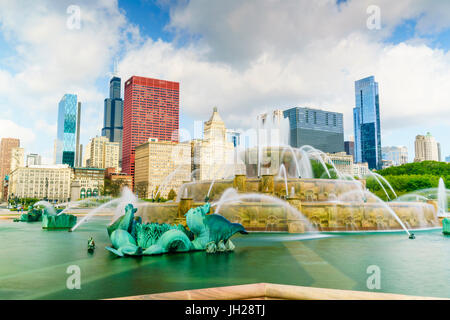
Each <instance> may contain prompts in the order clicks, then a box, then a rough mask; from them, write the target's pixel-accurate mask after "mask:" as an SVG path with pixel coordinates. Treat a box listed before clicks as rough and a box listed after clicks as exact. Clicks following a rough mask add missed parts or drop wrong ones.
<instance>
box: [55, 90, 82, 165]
mask: <svg viewBox="0 0 450 320" xmlns="http://www.w3.org/2000/svg"><path fill="white" fill-rule="evenodd" d="M77 119H78V107H77V96H76V95H75V94H65V95H64V96H63V97H62V99H61V101H60V102H59V106H58V124H57V138H56V145H55V149H56V153H55V162H56V164H68V165H69V166H71V167H74V166H75V156H76V130H77Z"/></svg>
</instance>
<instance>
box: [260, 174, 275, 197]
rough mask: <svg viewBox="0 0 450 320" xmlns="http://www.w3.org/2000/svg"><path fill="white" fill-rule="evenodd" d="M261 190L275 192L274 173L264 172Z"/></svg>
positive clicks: (266, 192) (268, 192) (269, 192)
mask: <svg viewBox="0 0 450 320" xmlns="http://www.w3.org/2000/svg"><path fill="white" fill-rule="evenodd" d="M259 191H260V192H262V193H265V194H273V192H274V177H273V175H272V174H264V175H262V176H261V182H260V185H259Z"/></svg>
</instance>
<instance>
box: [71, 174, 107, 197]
mask: <svg viewBox="0 0 450 320" xmlns="http://www.w3.org/2000/svg"><path fill="white" fill-rule="evenodd" d="M104 183H105V169H101V168H73V171H72V177H71V184H70V198H71V200H72V201H76V200H79V199H84V198H90V197H96V196H98V195H100V191H101V189H102V188H103V186H104Z"/></svg>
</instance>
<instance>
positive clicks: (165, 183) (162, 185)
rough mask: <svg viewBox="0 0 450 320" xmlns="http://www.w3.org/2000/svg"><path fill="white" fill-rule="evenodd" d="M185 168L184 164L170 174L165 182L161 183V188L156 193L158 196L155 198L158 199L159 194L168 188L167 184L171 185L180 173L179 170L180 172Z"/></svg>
mask: <svg viewBox="0 0 450 320" xmlns="http://www.w3.org/2000/svg"><path fill="white" fill-rule="evenodd" d="M182 166H183V164H180V165H178V166H177V167H176V168H175V169H174V170H173V171H172V172H171V173H169V174H168V175H167V176H166V177H165V178H164V180H163V182H162V183H161V186H160V187H159V188H158V191H156V194H155V196H154V198H155V199H157V198H158V194H161V192H162V190H164V189H165V188H166V186H167V184H169V182H170V181H172V179H173V177H174V176H175V174H176V173H177V172H178V170H180V168H181V167H182Z"/></svg>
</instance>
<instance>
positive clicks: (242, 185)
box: [233, 174, 247, 192]
mask: <svg viewBox="0 0 450 320" xmlns="http://www.w3.org/2000/svg"><path fill="white" fill-rule="evenodd" d="M246 182H247V176H246V175H245V174H237V175H235V176H234V180H233V188H235V189H237V191H238V192H245V191H246V190H247V189H246Z"/></svg>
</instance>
